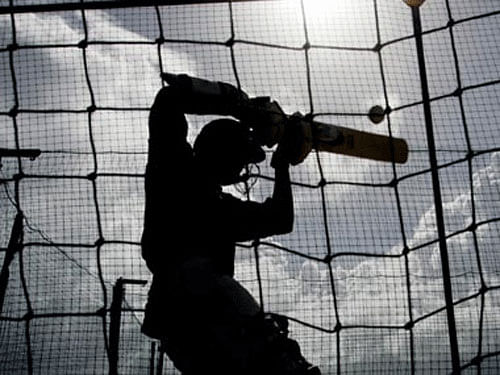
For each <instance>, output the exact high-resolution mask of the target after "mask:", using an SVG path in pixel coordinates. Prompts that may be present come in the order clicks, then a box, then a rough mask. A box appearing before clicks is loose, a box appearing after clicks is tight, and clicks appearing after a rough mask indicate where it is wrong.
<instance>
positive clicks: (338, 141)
mask: <svg viewBox="0 0 500 375" xmlns="http://www.w3.org/2000/svg"><path fill="white" fill-rule="evenodd" d="M251 104H252V107H250V108H251V111H250V114H255V113H257V114H260V115H261V116H262V117H261V120H260V121H259V119H258V118H257V119H256V120H255V119H254V121H253V122H254V123H259V122H261V123H266V119H267V123H270V124H273V123H275V124H278V123H280V122H283V121H285V122H286V121H288V120H290V119H292V117H293V115H292V116H290V115H287V114H286V113H284V112H283V110H282V109H281V107H280V106H279V104H278V103H277V102H274V101H273V102H271V101H270V98H269V97H257V98H253V99H251ZM380 110H381V111H383V109H381V108H380ZM371 112H372V110H371V111H370V114H369V115H370V119H371V120H372V121H374V120H375V121H374V122H380V121H381V119H383V113H376V114H377V116H376V118H372V113H371ZM266 116H267V117H266ZM301 121H305V122H307V123H308V124H309V125H310V126H311V132H312V145H313V148H315V149H317V150H318V151H326V152H332V153H335V154H343V155H349V156H356V157H359V158H364V159H371V160H378V161H386V162H393V161H394V162H395V163H400V164H404V163H406V161H407V160H408V144H407V143H406V141H405V140H404V139H401V138H394V137H389V136H386V135H381V134H375V133H370V132H365V131H361V130H355V129H351V128H346V127H343V126H338V125H331V124H325V123H322V122H317V121H311V120H307V119H306V118H304V117H303V118H302V119H301ZM251 122H252V121H251ZM268 138H269V139H273V138H274V137H272V136H271V137H268ZM268 146H269V145H268Z"/></svg>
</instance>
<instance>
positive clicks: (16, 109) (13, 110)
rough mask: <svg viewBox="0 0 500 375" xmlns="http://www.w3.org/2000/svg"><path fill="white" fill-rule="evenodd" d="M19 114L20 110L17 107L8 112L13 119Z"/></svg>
mask: <svg viewBox="0 0 500 375" xmlns="http://www.w3.org/2000/svg"><path fill="white" fill-rule="evenodd" d="M18 113H19V108H18V107H17V105H15V106H14V107H12V108H11V110H10V111H9V112H8V115H9V116H10V117H12V118H14V117H16V116H17V114H18Z"/></svg>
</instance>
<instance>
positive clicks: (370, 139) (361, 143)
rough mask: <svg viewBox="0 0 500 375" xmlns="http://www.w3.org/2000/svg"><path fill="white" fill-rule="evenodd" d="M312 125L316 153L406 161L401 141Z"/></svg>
mask: <svg viewBox="0 0 500 375" xmlns="http://www.w3.org/2000/svg"><path fill="white" fill-rule="evenodd" d="M311 125H312V129H313V145H314V146H313V147H315V148H316V149H317V150H318V151H326V152H332V153H335V154H342V155H348V156H356V157H359V158H364V159H371V160H378V161H386V162H392V161H394V162H395V163H400V164H404V163H406V161H407V160H408V144H407V143H406V141H405V140H404V139H401V138H394V137H389V136H385V135H381V134H375V133H370V132H364V131H360V130H355V129H351V128H346V127H342V126H337V125H330V124H325V123H321V122H315V121H313V122H312V123H311Z"/></svg>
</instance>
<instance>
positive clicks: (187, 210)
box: [142, 75, 319, 375]
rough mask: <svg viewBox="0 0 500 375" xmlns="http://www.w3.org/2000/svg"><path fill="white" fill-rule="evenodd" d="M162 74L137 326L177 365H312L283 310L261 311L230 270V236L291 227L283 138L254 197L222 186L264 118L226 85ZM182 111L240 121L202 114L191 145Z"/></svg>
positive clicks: (210, 368) (198, 369)
mask: <svg viewBox="0 0 500 375" xmlns="http://www.w3.org/2000/svg"><path fill="white" fill-rule="evenodd" d="M166 79H167V82H168V83H169V86H168V87H165V88H163V89H161V90H160V92H159V93H158V94H157V96H156V99H155V102H154V104H153V106H152V108H151V112H150V118H149V132H150V134H149V156H148V164H147V169H146V210H145V223H144V232H143V238H142V252H143V257H144V259H145V260H146V263H147V265H148V267H149V269H150V270H151V272H152V273H153V282H152V285H151V289H150V292H149V298H148V303H147V305H146V313H145V319H144V323H143V327H142V330H143V333H145V334H146V335H148V336H150V337H153V338H156V339H159V340H161V342H162V345H163V347H164V349H165V351H166V353H167V354H168V356H169V357H170V359H171V360H172V361H173V362H174V364H175V366H176V367H177V368H178V369H179V370H180V371H181V372H182V373H183V374H184V375H191V374H232V375H250V374H252V375H254V374H259V375H265V374H269V375H271V374H272V375H279V374H283V375H301V374H319V370H318V369H317V367H315V366H312V365H310V364H309V363H308V362H307V361H306V360H305V359H304V358H303V357H302V355H301V352H300V349H299V346H298V344H297V343H296V342H295V341H293V340H291V339H290V338H288V337H287V326H288V322H287V320H286V318H284V317H281V316H278V315H274V314H264V313H262V311H261V309H260V307H259V305H258V303H257V302H256V301H255V300H254V298H253V297H252V296H251V295H250V293H249V292H248V291H246V290H245V289H244V288H243V287H242V286H241V285H240V284H239V283H238V282H236V281H235V280H234V279H233V271H234V255H235V242H238V241H247V240H254V239H256V238H260V237H266V236H270V235H275V234H283V233H288V232H291V231H292V227H293V218H294V213H293V198H292V190H291V186H290V178H289V172H288V169H289V164H290V162H291V160H290V158H291V157H292V156H293V152H292V150H291V149H290V146H289V144H290V143H291V142H288V143H287V142H285V141H281V142H280V143H279V145H278V147H277V150H276V151H275V152H274V154H273V158H272V161H271V165H272V166H273V167H274V169H275V183H274V191H273V195H272V197H271V198H269V199H267V200H266V201H265V202H263V203H258V202H252V201H242V200H240V199H237V198H236V197H234V196H232V195H230V194H227V193H224V192H222V188H221V186H224V185H229V184H233V183H236V182H238V181H240V180H241V177H240V174H241V172H242V170H243V169H244V167H245V166H246V165H248V164H249V163H259V162H261V161H263V160H264V159H265V153H264V150H263V149H262V147H261V145H262V144H267V143H270V142H269V139H264V135H263V134H267V137H269V134H270V133H269V132H265V131H262V128H263V127H264V126H268V125H270V124H263V123H261V124H257V125H256V126H254V127H255V128H258V127H259V126H260V127H261V129H260V131H259V129H251V128H250V126H249V125H248V124H249V122H248V121H245V120H246V119H248V118H251V117H252V112H251V110H250V109H249V108H251V106H250V105H249V103H251V102H252V100H251V99H249V98H248V96H247V95H246V94H245V93H243V92H241V91H239V90H237V89H236V88H235V87H234V86H231V85H229V84H226V83H220V82H209V81H204V80H199V79H195V78H191V77H188V76H186V75H180V76H176V75H166ZM186 113H187V114H217V115H230V116H232V117H234V118H238V119H239V120H240V121H236V120H232V119H228V118H223V119H218V120H214V121H212V122H210V123H208V124H207V125H205V126H204V127H203V129H202V130H201V132H200V134H199V135H198V137H197V138H196V141H195V142H194V145H193V147H191V145H190V144H189V143H188V142H187V133H188V124H187V122H186V119H185V116H184V114H186ZM255 118H256V117H255V116H254V120H255ZM261 120H262V121H263V122H265V119H262V118H261ZM254 125H255V124H254ZM274 125H280V126H281V125H282V124H274ZM285 128H286V126H285ZM285 135H286V131H285ZM283 138H284V139H285V140H286V139H287V137H286V136H284V137H283ZM288 138H290V137H288ZM304 157H305V155H304ZM302 160H303V158H302Z"/></svg>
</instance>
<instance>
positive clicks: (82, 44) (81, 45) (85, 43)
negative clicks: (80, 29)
mask: <svg viewBox="0 0 500 375" xmlns="http://www.w3.org/2000/svg"><path fill="white" fill-rule="evenodd" d="M77 46H78V48H82V49H85V48H87V47H88V46H89V42H88V41H87V39H83V40H80V41H79V42H78V44H77Z"/></svg>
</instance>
